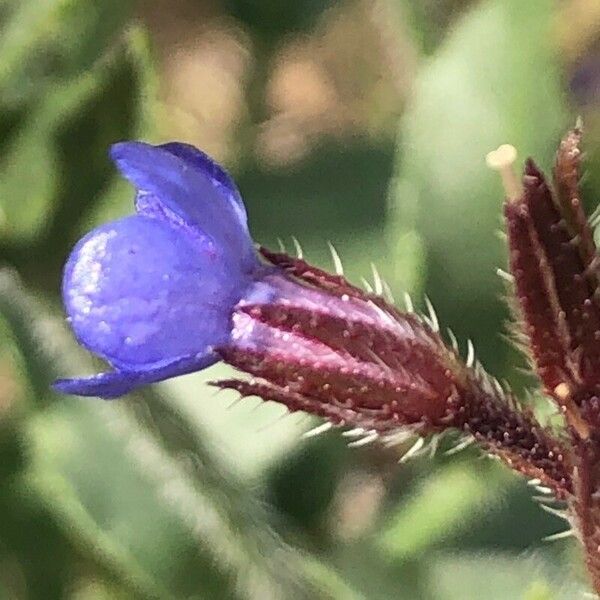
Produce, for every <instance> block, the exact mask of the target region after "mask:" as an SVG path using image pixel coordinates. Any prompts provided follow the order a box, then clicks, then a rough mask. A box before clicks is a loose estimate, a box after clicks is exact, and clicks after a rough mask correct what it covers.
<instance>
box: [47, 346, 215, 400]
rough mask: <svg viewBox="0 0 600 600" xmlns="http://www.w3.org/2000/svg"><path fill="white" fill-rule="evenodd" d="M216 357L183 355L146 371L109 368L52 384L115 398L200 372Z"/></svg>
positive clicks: (63, 389)
mask: <svg viewBox="0 0 600 600" xmlns="http://www.w3.org/2000/svg"><path fill="white" fill-rule="evenodd" d="M218 360H219V357H218V356H217V355H216V354H214V353H212V352H208V353H206V354H204V355H200V356H190V357H184V358H181V359H178V360H176V361H172V362H169V363H166V364H164V365H161V366H160V367H157V368H155V369H151V370H147V371H112V372H109V373H101V374H99V375H93V376H91V377H78V378H74V379H58V380H57V381H55V382H54V384H53V387H54V389H55V390H57V391H59V392H62V393H63V394H76V395H78V396H98V397H100V398H118V397H119V396H123V395H125V394H127V393H129V392H131V391H132V390H134V389H136V388H138V387H140V386H142V385H146V384H148V383H155V382H157V381H162V380H163V379H167V378H169V377H177V376H178V375H185V374H187V373H192V372H194V371H200V370H201V369H205V368H206V367H209V366H210V365H212V364H214V363H215V362H217V361H218Z"/></svg>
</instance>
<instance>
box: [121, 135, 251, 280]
mask: <svg viewBox="0 0 600 600" xmlns="http://www.w3.org/2000/svg"><path fill="white" fill-rule="evenodd" d="M177 150H178V151H179V152H181V148H180V147H178V148H177ZM183 153H184V154H186V157H185V158H181V157H180V156H177V155H176V154H175V153H174V152H173V148H172V147H171V149H170V150H169V149H165V148H161V147H155V146H151V145H150V144H145V143H143V142H121V143H119V144H115V145H113V146H112V148H111V157H112V159H113V160H114V162H115V164H116V165H117V167H118V169H119V170H120V171H121V173H122V174H123V176H124V177H126V178H127V179H128V180H129V181H131V183H133V184H134V185H135V187H136V188H137V190H138V192H139V194H138V203H137V209H138V212H140V213H141V214H149V215H152V216H157V214H158V215H160V216H163V217H164V216H166V217H168V218H172V219H173V220H174V221H175V222H177V223H179V224H180V225H185V226H187V227H188V228H190V229H191V230H195V231H200V232H202V233H204V234H205V235H209V236H210V237H211V238H213V240H214V241H215V243H216V244H217V245H218V246H219V247H220V248H221V249H222V250H223V251H226V252H227V253H228V254H229V256H230V257H231V258H232V260H235V261H236V262H238V264H241V265H242V268H244V269H246V270H250V269H252V268H253V267H254V266H255V265H256V257H255V253H254V248H253V245H252V240H251V239H250V235H249V233H248V228H247V224H246V220H245V213H244V214H242V213H241V211H240V208H239V204H238V202H237V201H236V202H232V201H230V200H229V199H228V197H227V196H226V195H224V194H223V192H222V185H221V184H219V185H215V179H213V177H212V176H210V175H209V174H208V173H207V172H206V170H202V169H199V168H197V166H196V163H197V161H196V162H194V163H192V162H190V154H191V153H190V152H189V151H184V152H183ZM217 183H218V181H217Z"/></svg>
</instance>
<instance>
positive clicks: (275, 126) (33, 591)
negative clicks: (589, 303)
mask: <svg viewBox="0 0 600 600" xmlns="http://www.w3.org/2000/svg"><path fill="white" fill-rule="evenodd" d="M578 115H581V116H583V118H584V123H585V127H586V132H587V136H586V152H587V163H586V165H587V173H586V177H585V179H584V188H585V193H586V196H587V200H588V201H589V203H590V206H592V207H593V205H594V202H596V201H597V200H598V198H599V195H598V191H599V190H600V170H599V169H598V166H599V164H600V3H598V2H597V0H563V1H561V2H558V1H552V0H527V1H523V0H481V1H472V0H324V1H322V2H318V1H317V0H258V1H252V0H220V1H219V0H146V1H138V2H133V1H131V0H0V267H1V268H2V270H1V271H0V597H1V598H10V599H13V598H14V599H25V598H32V599H53V598H69V599H77V600H89V599H96V598H98V599H108V598H111V599H112V598H116V599H129V598H161V599H162V598H174V599H181V598H186V599H192V598H193V599H196V598H206V599H209V600H211V599H215V600H220V599H232V600H243V599H246V600H263V599H264V600H271V599H273V600H278V599H296V598H298V599H304V598H306V599H309V598H310V599H322V598H323V599H332V600H334V599H335V600H342V599H343V600H346V599H348V600H351V599H359V598H364V599H368V600H380V599H381V600H384V599H392V598H394V599H400V600H404V599H406V600H438V599H439V600H470V599H473V600H475V599H477V600H478V599H482V598H483V599H494V600H496V599H498V600H500V599H513V598H517V599H524V600H550V599H567V598H569V599H571V598H580V597H584V596H583V594H584V592H585V583H584V576H583V567H582V566H581V562H580V556H579V554H578V551H577V548H576V545H575V544H574V542H573V540H572V539H565V540H561V541H555V542H552V543H546V542H543V541H542V539H543V538H544V537H545V536H547V535H549V534H553V533H556V532H559V531H562V530H563V529H565V524H564V523H563V522H562V521H560V520H559V519H557V518H555V517H553V516H551V515H549V514H547V513H545V512H543V511H542V510H540V508H539V506H538V505H537V504H536V502H535V501H534V500H533V495H534V494H535V493H536V492H535V490H533V489H532V488H531V487H528V486H527V485H526V484H525V483H524V482H522V481H520V480H518V479H517V478H516V477H514V476H512V474H510V473H508V472H507V471H506V470H505V469H503V468H502V467H501V466H500V465H498V464H496V463H495V462H493V461H490V460H488V459H485V458H481V457H479V456H478V454H477V452H475V451H474V450H472V449H471V450H465V451H462V452H459V453H456V454H453V455H451V456H450V455H447V454H445V451H446V450H448V449H449V448H451V447H452V440H451V439H445V440H442V441H441V442H440V447H439V448H438V451H437V452H436V453H435V454H434V455H433V456H430V455H429V454H427V455H424V456H420V457H417V458H415V459H413V460H411V461H408V462H406V463H405V464H398V458H399V456H401V455H402V453H403V452H405V451H406V450H407V449H408V447H409V444H410V442H409V443H407V445H406V446H400V447H398V448H393V449H385V448H381V447H377V446H372V447H363V448H349V447H348V445H347V444H348V441H349V440H348V438H345V437H343V436H342V435H341V434H340V432H330V433H327V434H323V435H321V436H318V437H315V438H310V439H307V438H304V437H303V436H302V433H303V432H304V431H306V430H308V429H309V428H311V427H312V426H313V425H315V423H314V422H312V421H311V420H310V419H308V418H306V417H303V416H302V415H292V416H289V415H287V416H286V415H285V414H284V411H283V410H282V408H281V407H278V406H274V405H271V404H265V403H263V402H259V400H258V399H249V400H245V401H243V402H241V403H236V402H235V396H234V395H230V394H227V393H220V394H218V395H215V393H214V391H212V390H211V388H209V387H208V386H206V385H205V381H206V380H207V379H214V378H218V377H220V376H222V375H223V374H224V373H225V372H226V368H225V367H221V366H217V367H214V368H212V369H210V370H209V371H207V372H206V373H199V374H194V375H190V376H187V377H183V378H179V379H178V380H175V381H172V382H168V383H164V384H161V385H157V386H154V387H152V388H149V389H147V390H144V391H142V392H140V393H139V394H136V395H132V396H131V397H130V398H128V399H125V400H122V401H117V402H110V403H107V402H103V401H100V400H90V399H81V398H69V397H61V396H57V395H55V394H53V393H52V392H51V391H50V390H49V383H50V382H51V381H52V380H53V378H54V377H56V376H57V375H59V374H60V375H63V376H65V375H74V374H81V373H88V372H89V373H91V372H95V371H96V370H98V369H100V368H101V365H99V364H98V363H96V362H94V361H93V360H92V359H90V357H89V356H87V355H85V353H82V352H81V351H80V350H79V349H78V348H77V347H76V345H75V344H74V342H73V340H72V337H71V336H70V334H69V332H68V331H67V330H66V329H65V327H64V324H63V317H62V311H61V307H60V301H59V287H60V270H61V266H62V264H63V262H64V260H65V258H66V257H67V255H68V253H69V250H70V248H71V247H72V245H73V244H74V242H75V241H76V240H77V239H78V237H79V236H80V235H81V234H82V233H84V232H86V231H88V230H89V229H90V228H91V227H93V226H94V225H95V224H98V223H101V222H104V221H106V220H109V219H111V218H116V217H118V216H121V215H125V214H128V213H130V212H131V211H132V191H131V189H130V188H129V187H128V185H127V184H126V183H124V182H123V181H120V180H118V179H117V178H116V176H115V171H114V169H113V167H112V165H111V164H109V161H108V159H107V147H108V146H109V144H111V143H112V142H114V141H117V140H122V139H132V138H139V139H145V140H149V141H153V142H159V141H165V140H172V139H177V140H181V141H187V142H191V143H194V144H196V145H198V146H199V147H201V148H203V149H204V150H206V151H207V152H209V153H211V154H212V155H214V156H215V157H216V158H218V159H219V160H221V161H222V162H223V163H224V164H225V165H227V166H228V168H229V169H230V170H231V172H232V173H233V174H234V176H235V177H236V180H237V181H238V183H239V187H240V188H241V190H242V193H243V195H244V198H245V200H246V202H247V205H248V211H249V214H250V221H251V228H252V231H253V232H254V236H255V238H256V239H257V240H259V241H261V242H262V243H265V244H267V245H271V246H276V245H277V243H278V241H277V240H278V238H281V240H283V243H284V244H285V245H286V246H287V247H288V248H290V249H293V244H292V242H291V238H292V236H295V237H296V238H298V240H299V241H300V243H301V245H302V247H303V248H304V251H305V256H307V257H308V258H309V260H311V261H313V262H315V263H317V264H319V265H321V266H324V267H326V268H331V266H332V265H331V258H330V257H329V251H328V247H327V241H328V240H330V241H331V242H332V243H333V244H334V246H335V247H336V248H337V250H338V252H339V254H340V255H341V257H342V260H343V263H344V265H345V267H346V270H347V273H348V274H349V276H350V277H351V278H352V279H353V280H354V281H356V282H360V280H361V277H365V278H367V279H369V278H371V262H373V263H375V265H377V267H378V269H379V270H380V272H381V273H382V274H383V276H384V277H385V279H386V280H387V281H388V283H389V285H390V287H391V288H392V290H393V292H394V294H395V295H396V297H402V294H403V292H405V291H408V292H410V293H411V294H413V295H414V297H415V298H416V299H417V300H416V301H417V303H419V299H420V298H422V297H423V295H424V294H427V295H429V297H430V298H431V299H432V301H433V304H434V305H435V306H436V308H437V310H438V315H439V317H440V320H441V322H442V323H443V324H444V325H445V326H449V327H451V328H452V329H453V330H454V331H455V332H456V334H457V337H458V339H459V342H460V344H461V347H462V348H464V347H465V344H466V340H467V339H468V338H471V339H473V341H474V343H475V347H476V348H477V351H478V355H479V357H480V358H481V360H482V361H483V362H484V364H485V365H487V367H488V369H489V370H490V371H491V372H492V373H493V374H494V375H496V376H498V377H506V378H508V379H509V380H510V381H511V382H512V384H513V385H514V386H515V387H516V388H517V389H518V390H522V389H523V388H525V387H527V386H528V385H530V384H531V381H530V380H529V379H528V376H527V375H524V374H523V373H522V372H521V371H520V370H519V369H520V368H521V367H522V366H523V361H522V359H521V357H519V356H518V355H517V354H516V353H515V352H514V351H513V350H511V348H510V346H509V345H508V344H507V343H506V342H505V341H503V339H502V337H501V334H502V332H503V330H504V329H503V323H504V321H505V319H506V318H507V311H506V308H505V305H504V303H503V301H502V293H503V286H502V283H501V280H500V279H499V278H498V277H497V275H496V273H495V270H496V268H497V267H501V266H503V265H504V263H505V250H504V243H503V241H502V238H501V236H499V235H498V231H499V230H500V229H501V221H500V214H501V210H500V203H501V199H502V192H501V188H500V184H499V181H497V179H496V177H495V175H494V174H493V173H491V172H489V171H488V170H486V168H485V166H484V156H485V153H486V152H487V151H488V150H490V149H493V148H495V147H496V146H497V145H498V144H500V143H503V142H510V143H513V144H514V145H516V146H517V147H518V149H519V152H520V157H521V159H522V158H524V157H525V156H526V155H533V156H535V157H536V158H537V159H538V160H539V162H540V163H541V164H542V166H543V167H544V168H546V169H549V167H550V165H551V160H552V156H553V153H554V149H555V148H556V145H557V142H558V140H559V138H560V136H561V134H562V133H563V132H564V131H565V129H566V128H567V127H568V126H570V125H572V124H573V123H574V121H575V118H576V117H577V116H578Z"/></svg>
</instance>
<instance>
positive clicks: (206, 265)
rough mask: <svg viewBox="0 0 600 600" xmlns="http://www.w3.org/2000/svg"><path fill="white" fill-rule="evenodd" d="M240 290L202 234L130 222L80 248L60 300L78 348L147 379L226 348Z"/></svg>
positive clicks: (161, 223)
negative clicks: (165, 368) (163, 369)
mask: <svg viewBox="0 0 600 600" xmlns="http://www.w3.org/2000/svg"><path fill="white" fill-rule="evenodd" d="M246 285H247V280H246V279H245V278H244V277H243V276H241V275H240V274H239V272H233V273H232V272H231V270H230V265H229V263H228V262H227V261H225V260H223V257H222V256H221V254H220V252H219V250H218V248H217V247H216V246H215V244H214V242H213V240H212V239H210V238H208V237H206V236H203V235H202V234H201V232H196V235H193V236H192V235H188V234H187V230H186V229H184V228H179V227H176V226H173V224H171V223H170V222H169V221H166V220H159V219H157V218H150V217H145V216H134V217H127V218H125V219H122V220H120V221H116V222H114V223H110V224H107V225H104V226H102V227H100V228H98V229H96V230H95V231H93V232H92V233H91V234H89V235H88V236H86V237H85V238H84V239H83V240H81V241H80V242H79V244H78V245H77V246H76V248H75V250H74V251H73V254H72V255H71V257H70V259H69V262H68V263H67V266H66V268H65V274H64V283H63V295H64V302H65V306H66V309H67V313H68V315H69V319H70V321H71V325H72V327H73V330H74V331H75V334H76V336H77V338H78V339H79V341H80V342H81V343H82V344H83V345H84V346H86V347H87V348H89V349H90V350H92V351H93V352H95V353H96V354H98V355H100V356H102V357H104V358H106V359H107V360H108V361H109V362H110V363H111V364H113V365H114V366H116V367H118V368H120V369H123V370H144V371H148V370H153V369H155V368H159V367H161V366H162V365H163V363H165V362H173V361H174V360H176V359H178V358H180V357H188V356H196V355H199V354H202V353H203V352H204V351H205V349H206V348H207V346H211V345H215V344H219V343H222V342H223V341H224V340H226V339H227V337H228V335H229V327H230V324H229V316H230V311H231V307H232V305H233V304H234V303H235V300H236V299H237V298H238V297H239V295H240V294H241V292H242V291H243V289H244V288H245V286H246Z"/></svg>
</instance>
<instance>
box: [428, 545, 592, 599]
mask: <svg viewBox="0 0 600 600" xmlns="http://www.w3.org/2000/svg"><path fill="white" fill-rule="evenodd" d="M430 564H431V576H430V581H431V589H432V597H434V598H444V600H481V599H482V598H485V600H507V599H508V598H510V599H513V598H514V599H515V600H518V599H522V600H573V599H575V598H582V599H583V598H584V597H585V596H584V589H582V586H581V584H579V583H578V582H576V581H574V580H573V579H572V578H570V577H569V575H568V574H567V573H564V572H563V569H562V568H561V567H560V566H557V565H556V563H555V562H554V561H552V559H551V557H547V558H545V557H544V556H543V555H542V554H538V555H535V554H534V555H528V556H527V555H525V556H519V557H516V556H511V555H502V554H493V553H491V554H488V555H487V556H477V555H465V554H460V555H457V554H453V555H439V554H438V555H432V556H431V560H430Z"/></svg>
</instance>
